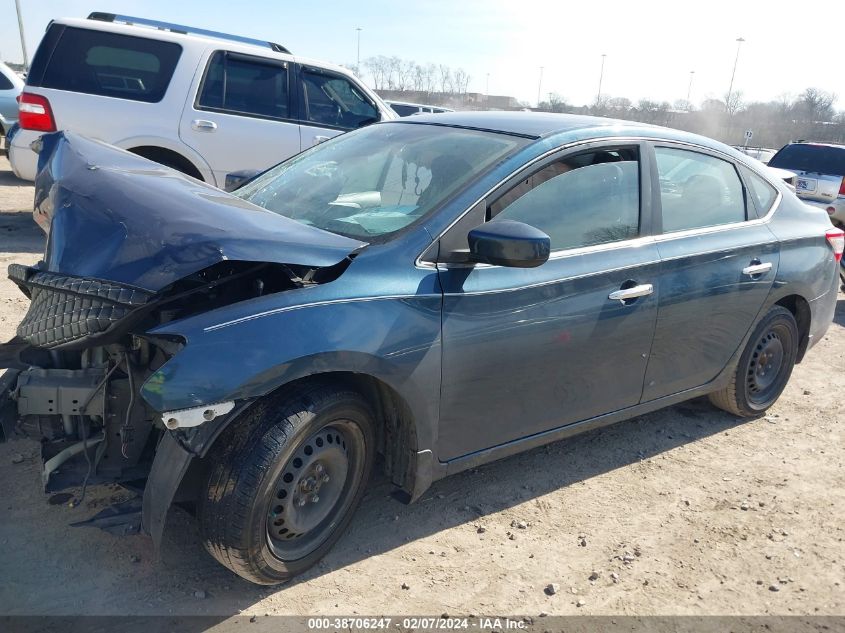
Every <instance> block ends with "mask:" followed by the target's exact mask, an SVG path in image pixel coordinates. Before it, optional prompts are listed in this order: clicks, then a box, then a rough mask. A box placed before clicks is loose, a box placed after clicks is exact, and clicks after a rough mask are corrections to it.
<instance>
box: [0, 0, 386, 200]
mask: <svg viewBox="0 0 845 633" xmlns="http://www.w3.org/2000/svg"><path fill="white" fill-rule="evenodd" d="M395 118H397V115H396V114H395V113H394V112H393V110H391V109H390V107H389V106H388V105H387V104H385V103H384V101H382V100H381V99H380V98H379V97H378V96H377V95H376V94H375V93H374V92H373V91H372V90H370V89H369V88H367V87H366V86H365V85H364V84H363V83H362V82H361V81H359V80H358V79H357V78H356V77H355V76H354V75H353V74H352V73H350V72H349V71H348V70H346V69H345V68H342V67H339V66H333V65H330V64H327V63H324V62H318V61H313V60H308V59H302V58H299V57H294V56H293V55H291V54H290V52H289V51H288V50H287V49H286V48H284V47H283V46H281V45H279V44H274V43H272V42H264V41H260V40H253V39H249V38H245V37H239V36H235V35H227V34H224V33H217V32H214V31H206V30H203V29H195V28H192V27H186V26H181V25H177V24H169V23H163V22H157V21H153V20H146V19H142V18H133V17H128V16H121V15H114V14H105V13H92V14H91V15H90V16H88V19H76V18H65V19H59V20H54V21H53V22H52V23H51V24H50V26H49V27H48V29H47V32H46V33H45V35H44V38H43V39H42V41H41V44H40V46H39V47H38V51H37V52H36V54H35V58H34V59H33V62H32V67H31V68H30V72H29V75H28V77H27V81H26V86H25V88H24V92H23V93H22V95H21V100H20V126H21V130H20V132H19V133H18V134H17V135H15V137H14V138H13V140H12V144H11V147H10V148H9V161H10V162H11V165H12V169H13V170H14V172H15V174H16V175H17V176H18V177H20V178H23V179H26V180H34V179H35V175H36V169H37V158H38V157H37V154H36V153H35V151H34V150H33V149H32V148H31V145H32V143H33V141H35V140H36V139H37V138H39V137H40V135H41V134H43V133H44V132H51V131H54V130H70V131H74V132H77V133H81V134H84V135H87V136H91V137H94V138H97V139H100V140H103V141H105V142H107V143H111V144H112V145H116V146H118V147H121V148H123V149H127V150H129V151H131V152H133V153H135V154H139V155H141V156H144V157H146V158H149V159H151V160H154V161H156V162H159V163H162V164H164V165H168V166H170V167H173V168H174V169H177V170H179V171H182V172H184V173H186V174H189V175H191V176H194V177H195V178H199V179H200V180H204V181H205V182H208V183H211V184H213V185H216V186H218V187H223V186H224V184H225V182H226V175H227V174H229V173H231V172H237V171H244V170H264V169H266V168H268V167H270V166H272V165H275V164H276V163H278V162H280V161H282V160H284V159H285V158H288V157H289V156H292V155H294V154H297V153H298V152H300V151H301V150H304V149H307V148H309V147H311V146H312V145H315V144H317V143H320V142H322V141H324V140H326V139H328V138H331V137H332V136H335V135H337V134H341V133H343V132H345V131H348V130H353V129H356V128H359V127H362V126H364V125H368V124H370V123H374V122H376V121H380V120H385V119H395Z"/></svg>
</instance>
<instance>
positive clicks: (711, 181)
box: [654, 147, 746, 233]
mask: <svg viewBox="0 0 845 633" xmlns="http://www.w3.org/2000/svg"><path fill="white" fill-rule="evenodd" d="M654 153H655V156H656V158H657V172H658V174H659V175H660V200H661V202H662V207H663V232H664V233H668V232H670V231H683V230H686V229H697V228H703V227H708V226H718V225H720V224H730V223H733V222H742V221H743V220H745V219H746V214H745V193H744V191H743V188H742V182H741V181H740V179H739V174H737V173H736V169H734V166H733V165H732V164H731V163H729V162H728V161H725V160H722V159H720V158H715V157H713V156H709V155H707V154H699V153H698V152H691V151H687V150H682V149H672V148H668V147H655V148H654Z"/></svg>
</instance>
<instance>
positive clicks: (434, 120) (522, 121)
mask: <svg viewBox="0 0 845 633" xmlns="http://www.w3.org/2000/svg"><path fill="white" fill-rule="evenodd" d="M402 122H403V123H413V124H419V123H431V124H436V125H445V126H452V127H465V128H472V129H477V130H488V131H491V132H501V133H503V134H513V135H517V136H524V137H526V138H533V139H538V138H542V137H545V136H551V135H553V134H558V133H560V132H572V131H575V130H579V129H590V128H596V127H620V126H624V127H629V128H634V127H637V128H639V127H646V125H645V124H643V123H636V124H632V123H631V122H630V121H620V120H617V119H605V118H603V117H597V116H585V115H580V114H557V113H553V112H498V111H497V112H467V111H464V112H443V113H440V114H437V115H434V114H419V115H417V116H415V117H413V118H412V119H404V120H403V121H402ZM648 127H654V126H648Z"/></svg>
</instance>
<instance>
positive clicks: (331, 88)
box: [299, 66, 381, 149]
mask: <svg viewBox="0 0 845 633" xmlns="http://www.w3.org/2000/svg"><path fill="white" fill-rule="evenodd" d="M299 110H300V116H301V119H302V120H301V126H302V127H301V145H302V149H308V148H309V147H313V146H314V145H318V144H319V143H322V142H323V141H327V140H328V139H330V138H332V137H333V136H337V135H338V134H342V133H344V132H348V131H349V130H355V129H357V128H359V127H363V126H365V125H369V124H370V123H375V122H376V121H378V120H379V119H380V118H381V115H380V114H379V111H378V109H377V108H376V106H375V105H374V104H373V103H372V102H371V101H370V100H369V99H368V98H367V96H366V95H365V94H364V91H363V90H361V89H360V88H359V87H358V86H356V85H355V83H354V82H353V81H351V80H350V79H349V78H348V77H345V76H344V75H341V74H339V73H333V72H331V71H328V70H324V69H322V68H316V67H311V66H302V67H301V68H300V71H299Z"/></svg>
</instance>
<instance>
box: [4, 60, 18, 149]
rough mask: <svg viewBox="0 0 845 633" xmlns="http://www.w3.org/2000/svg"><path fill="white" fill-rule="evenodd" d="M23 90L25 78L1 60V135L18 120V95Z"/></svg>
mask: <svg viewBox="0 0 845 633" xmlns="http://www.w3.org/2000/svg"><path fill="white" fill-rule="evenodd" d="M21 90H23V79H21V78H20V77H18V75H17V73H15V71H14V70H12V69H11V68H9V67H8V66H7V65H6V64H4V63H3V62H0V135H2V136H5V135H6V132H8V131H9V128H10V127H12V126H13V125H14V124H15V123H17V122H18V95H19V94H20V93H21Z"/></svg>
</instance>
